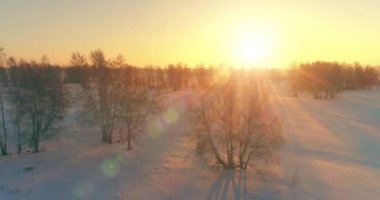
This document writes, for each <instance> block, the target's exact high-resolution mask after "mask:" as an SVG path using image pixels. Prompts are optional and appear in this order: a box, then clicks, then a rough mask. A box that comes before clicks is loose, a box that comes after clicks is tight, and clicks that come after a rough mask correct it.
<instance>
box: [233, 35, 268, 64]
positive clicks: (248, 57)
mask: <svg viewBox="0 0 380 200" xmlns="http://www.w3.org/2000/svg"><path fill="white" fill-rule="evenodd" d="M234 40H235V42H234V47H233V48H232V50H233V55H234V60H235V63H237V64H238V65H240V66H243V67H266V66H265V64H267V63H268V61H269V60H270V59H271V56H272V54H273V40H274V39H273V38H272V36H271V35H270V34H265V33H257V32H244V33H240V34H238V35H237V36H235V39H234Z"/></svg>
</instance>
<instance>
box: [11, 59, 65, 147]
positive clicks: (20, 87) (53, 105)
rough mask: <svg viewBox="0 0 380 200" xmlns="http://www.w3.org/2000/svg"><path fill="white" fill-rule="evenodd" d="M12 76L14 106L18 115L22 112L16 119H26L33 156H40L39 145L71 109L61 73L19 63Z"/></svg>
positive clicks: (36, 65) (44, 64)
mask: <svg viewBox="0 0 380 200" xmlns="http://www.w3.org/2000/svg"><path fill="white" fill-rule="evenodd" d="M43 61H44V60H43ZM10 74H11V82H12V86H11V87H12V89H11V90H10V91H9V95H10V96H11V99H12V101H11V103H12V104H14V107H16V111H17V112H20V113H16V118H17V120H21V119H20V117H25V118H26V119H27V120H26V121H27V122H26V123H27V126H28V127H29V130H30V131H31V138H30V142H31V145H32V146H33V152H39V143H40V141H41V140H42V139H47V138H48V137H49V136H50V135H51V134H50V133H52V128H54V125H55V124H56V122H58V120H60V119H62V118H63V116H64V114H65V111H66V108H67V106H68V99H67V97H66V90H65V88H64V86H63V81H62V70H61V68H59V67H53V66H50V64H48V63H47V62H41V63H40V64H37V63H33V62H32V63H27V62H20V64H19V65H18V66H14V67H13V68H12V69H11V73H10ZM18 134H19V133H18ZM19 148H20V147H19ZM19 150H20V149H19Z"/></svg>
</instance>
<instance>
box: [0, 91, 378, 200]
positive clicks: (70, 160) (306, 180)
mask: <svg viewBox="0 0 380 200" xmlns="http://www.w3.org/2000/svg"><path fill="white" fill-rule="evenodd" d="M281 88H282V89H281ZM191 94H192V92H190V91H186V90H183V91H179V92H175V93H173V94H170V95H169V97H168V98H167V100H166V102H165V104H166V105H167V106H168V107H167V109H168V111H167V112H164V113H166V115H165V114H162V115H160V116H156V117H154V118H152V122H151V123H150V124H148V125H147V127H146V129H144V130H145V131H144V132H143V133H142V135H141V137H140V138H139V139H138V143H137V144H136V145H135V148H134V149H133V150H132V151H126V148H125V145H124V144H120V143H116V144H112V145H108V144H102V143H101V142H100V132H99V131H98V130H97V129H96V127H94V126H92V127H91V126H87V125H84V124H83V123H82V122H81V121H80V120H78V116H79V110H80V107H79V106H73V107H72V108H70V110H69V112H68V115H67V117H66V118H65V121H64V123H63V125H62V126H63V128H62V131H61V132H62V133H61V134H60V135H59V136H58V137H56V138H53V139H50V140H48V141H47V142H46V143H44V144H42V146H43V147H44V148H43V151H42V152H41V153H37V154H32V153H29V154H28V153H24V154H21V155H18V156H17V155H16V154H14V151H13V152H11V153H13V154H11V155H10V156H6V157H0V199H1V200H3V199H5V200H7V199H33V200H34V199H35V200H41V199H56V200H60V199H62V200H67V199H91V200H92V199H345V200H346V199H347V200H349V199H367V200H371V199H379V197H380V91H379V90H365V91H346V92H343V93H341V94H339V96H338V98H336V99H333V100H314V99H312V98H310V97H309V96H303V95H301V96H300V97H298V98H294V97H291V96H289V92H287V91H286V90H283V87H280V89H279V86H276V88H274V92H273V94H272V98H271V100H272V102H273V104H274V106H275V108H276V111H277V112H278V115H279V117H280V118H281V120H282V124H283V134H284V135H285V137H286V142H287V143H286V146H285V147H284V149H283V150H282V151H281V152H280V162H279V163H278V164H271V165H264V164H262V163H258V164H257V168H258V169H255V170H253V169H250V170H247V171H245V172H243V171H236V172H231V171H223V170H220V169H213V168H209V167H207V166H206V165H205V164H204V163H203V162H202V161H201V160H200V159H199V158H198V157H197V156H196V155H195V154H194V151H193V147H192V145H191V140H190V137H189V134H190V131H191V127H190V124H189V122H188V120H187V117H186V112H185V109H186V105H187V104H188V98H187V97H186V96H189V95H191ZM169 109H170V110H169Z"/></svg>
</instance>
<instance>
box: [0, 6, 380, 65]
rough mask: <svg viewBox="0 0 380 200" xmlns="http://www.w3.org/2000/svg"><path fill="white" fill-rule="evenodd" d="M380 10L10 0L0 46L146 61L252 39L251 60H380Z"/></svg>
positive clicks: (222, 58)
mask: <svg viewBox="0 0 380 200" xmlns="http://www.w3.org/2000/svg"><path fill="white" fill-rule="evenodd" d="M379 8H380V1H372V0H361V1H356V0H334V1H331V0H330V1H329V0H309V1H307V0H287V1H283V0H278V1H274V0H267V1H258V0H257V1H256V0H235V1H233V0H208V1H205V0H191V1H189V0H107V1H103V0H61V1H58V0H1V1H0V47H3V48H4V50H5V53H6V54H7V55H8V56H10V55H12V56H15V57H17V58H24V59H36V60H38V59H40V58H41V57H42V55H47V56H48V58H49V60H50V61H51V62H52V63H58V64H68V63H69V61H70V57H71V53H72V52H73V51H79V52H81V53H83V54H86V55H88V54H89V53H90V51H92V50H96V49H102V50H103V51H104V52H105V54H106V56H107V58H112V57H116V56H117V55H118V54H122V55H124V56H125V58H126V62H127V63H129V64H132V65H139V66H144V65H148V64H153V65H166V64H169V63H178V62H182V63H187V64H189V65H195V64H198V63H206V64H218V63H230V64H235V63H239V62H240V61H241V60H239V59H241V58H242V57H239V56H236V55H237V54H243V53H244V52H243V51H241V48H242V46H243V48H245V47H244V45H245V44H243V45H242V43H249V41H251V40H250V39H252V41H253V42H252V45H253V46H254V45H256V44H257V46H258V48H253V49H251V50H252V51H253V52H255V54H256V55H255V56H256V57H257V58H256V60H252V62H251V63H249V64H252V65H260V66H267V67H284V66H288V65H289V63H291V62H305V61H314V60H327V61H339V62H354V61H357V62H360V63H363V64H371V65H380V12H379V11H378V9H379ZM242 38H243V39H242ZM255 41H256V42H255ZM248 48H250V47H248ZM258 52H259V53H258ZM263 52H264V53H263ZM255 56H253V57H255ZM245 64H247V63H245Z"/></svg>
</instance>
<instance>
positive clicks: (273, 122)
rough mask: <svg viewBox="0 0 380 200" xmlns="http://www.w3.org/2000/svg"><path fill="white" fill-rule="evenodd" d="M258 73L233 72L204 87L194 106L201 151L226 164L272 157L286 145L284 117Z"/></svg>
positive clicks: (243, 165) (238, 165) (241, 165)
mask: <svg viewBox="0 0 380 200" xmlns="http://www.w3.org/2000/svg"><path fill="white" fill-rule="evenodd" d="M257 79H258V76H255V77H245V78H243V75H242V74H239V75H232V76H231V77H229V78H227V79H226V80H221V79H220V80H219V81H218V82H217V83H215V84H214V85H213V86H211V87H209V88H208V89H207V90H205V91H203V92H202V94H200V95H199V97H198V99H197V102H198V103H197V104H196V105H194V107H192V108H191V119H192V122H193V126H194V128H195V130H194V134H195V138H196V149H197V152H198V153H199V154H200V155H201V156H202V157H203V158H205V159H206V161H208V162H211V163H213V162H216V163H217V165H221V166H223V167H224V168H241V169H246V168H247V167H248V166H249V164H252V163H253V162H252V161H253V160H261V159H264V160H267V161H268V160H272V159H274V158H276V156H275V155H276V151H277V150H279V149H280V148H281V147H282V146H283V145H284V138H283V136H282V134H281V125H280V121H279V119H278V118H277V116H276V114H275V112H274V111H273V109H271V105H270V103H269V101H268V96H267V94H266V93H267V89H268V88H267V87H266V86H265V85H264V84H263V81H258V80H257Z"/></svg>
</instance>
